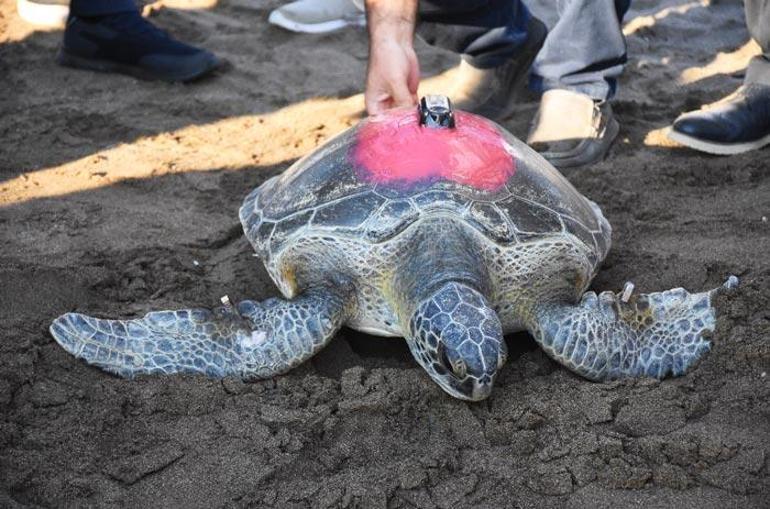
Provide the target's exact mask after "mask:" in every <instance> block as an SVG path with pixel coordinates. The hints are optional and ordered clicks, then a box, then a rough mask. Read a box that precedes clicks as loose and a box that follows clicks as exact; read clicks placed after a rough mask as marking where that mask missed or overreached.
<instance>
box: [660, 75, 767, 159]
mask: <svg viewBox="0 0 770 509" xmlns="http://www.w3.org/2000/svg"><path fill="white" fill-rule="evenodd" d="M668 137H669V138H671V139H672V140H674V141H676V142H679V143H681V144H682V145H686V146H688V147H690V148H694V149H695V150H700V151H702V152H708V153H709V154H720V155H729V154H740V153H742V152H748V151H749V150H755V149H758V148H762V147H764V146H765V145H768V144H770V86H767V85H760V84H756V83H755V84H750V85H743V86H741V87H740V88H739V89H738V90H736V91H735V93H733V94H731V95H729V96H727V97H725V98H724V99H722V100H721V101H717V102H715V103H713V104H709V105H707V106H704V107H703V108H702V109H701V110H699V111H691V112H689V113H685V114H684V115H681V116H680V117H679V118H678V119H676V121H675V122H674V125H673V126H672V127H671V130H670V131H669V133H668Z"/></svg>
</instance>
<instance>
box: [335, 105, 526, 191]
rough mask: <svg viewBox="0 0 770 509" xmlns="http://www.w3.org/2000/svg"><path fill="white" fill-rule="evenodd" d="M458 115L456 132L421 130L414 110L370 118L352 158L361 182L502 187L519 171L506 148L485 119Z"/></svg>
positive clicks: (358, 139) (401, 110)
mask: <svg viewBox="0 0 770 509" xmlns="http://www.w3.org/2000/svg"><path fill="white" fill-rule="evenodd" d="M454 115H455V125H456V127H455V128H454V129H446V128H431V127H423V126H421V125H420V123H419V118H418V115H417V112H415V111H414V110H411V109H409V110H407V109H399V110H391V111H389V112H386V113H383V114H380V115H377V116H374V117H371V118H369V119H368V120H367V121H366V122H365V123H364V124H363V125H362V126H361V128H360V129H359V131H358V133H357V140H356V141H357V142H356V143H355V144H354V146H353V148H352V151H351V153H350V157H351V158H352V162H353V164H354V166H355V168H356V171H357V172H358V177H359V178H361V179H363V180H366V181H368V182H373V183H377V184H388V183H391V184H396V185H398V184H401V185H409V184H411V183H418V182H424V181H436V180H447V181H451V182H456V183H458V184H462V185H466V186H470V187H474V188H476V189H481V190H485V191H496V190H497V189H499V188H501V187H502V186H504V185H505V183H506V182H507V181H508V179H509V178H511V176H512V175H513V174H514V172H515V171H516V163H515V160H514V158H513V155H512V154H511V149H510V148H509V146H508V144H507V143H506V142H505V140H504V139H503V137H502V136H501V135H500V133H499V132H498V130H497V129H496V128H495V127H494V126H493V125H492V124H491V123H489V122H488V121H486V120H484V119H483V118H481V117H478V116H476V115H472V114H470V113H465V112H462V111H455V114H454Z"/></svg>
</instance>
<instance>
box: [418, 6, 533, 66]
mask: <svg viewBox="0 0 770 509" xmlns="http://www.w3.org/2000/svg"><path fill="white" fill-rule="evenodd" d="M530 17H531V15H530V13H529V10H527V8H526V7H525V6H524V4H523V3H522V2H521V0H467V1H465V0H422V1H420V2H419V11H418V18H419V25H418V27H417V34H418V35H419V36H420V37H421V38H423V39H424V40H425V41H427V42H428V43H429V44H431V45H433V46H438V47H440V48H444V49H447V50H449V51H452V52H454V53H458V54H460V55H463V58H464V60H466V61H467V62H468V63H470V64H472V65H473V66H474V67H478V68H481V69H488V68H491V67H497V66H499V65H500V64H503V63H505V62H506V61H507V60H509V59H511V58H513V57H514V56H515V55H516V54H517V52H518V51H519V50H520V49H521V48H522V47H523V46H524V45H525V44H526V42H527V24H528V22H529V20H530Z"/></svg>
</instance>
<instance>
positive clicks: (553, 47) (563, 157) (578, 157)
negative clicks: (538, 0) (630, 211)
mask: <svg viewBox="0 0 770 509" xmlns="http://www.w3.org/2000/svg"><path fill="white" fill-rule="evenodd" d="M629 4H630V0H559V1H558V3H557V5H558V10H559V19H558V21H557V22H556V25H555V26H554V27H553V28H552V29H551V31H550V32H549V34H548V37H547V38H546V40H545V44H544V45H543V49H542V50H541V51H540V53H539V54H538V56H537V58H536V59H535V63H534V65H533V66H532V76H531V77H530V87H531V88H532V89H533V90H535V91H537V92H541V93H542V94H543V96H542V98H541V100H540V108H539V109H538V112H537V115H536V116H535V121H534V122H533V125H532V128H531V130H530V133H529V137H528V139H527V142H528V143H529V144H530V146H532V148H534V149H535V150H537V151H538V152H540V153H541V154H542V155H543V156H544V157H545V158H546V159H548V160H549V161H550V162H551V163H552V164H553V165H555V166H557V167H560V168H564V167H569V166H581V165H585V164H589V163H593V162H595V161H598V160H601V159H602V158H603V157H604V155H605V154H606V153H607V150H609V147H610V145H611V144H612V141H613V140H614V139H615V137H616V136H617V135H618V132H619V131H620V126H619V125H618V122H617V120H615V118H614V116H613V114H612V108H611V107H610V105H609V103H608V102H607V101H608V99H610V98H611V97H612V96H613V94H614V93H615V89H616V86H617V85H616V83H617V78H618V76H619V75H620V73H621V72H622V71H623V66H624V65H625V63H626V41H625V38H624V36H623V31H622V28H621V21H622V19H623V15H624V14H625V13H626V11H627V10H628V7H629Z"/></svg>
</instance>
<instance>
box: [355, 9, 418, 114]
mask: <svg viewBox="0 0 770 509" xmlns="http://www.w3.org/2000/svg"><path fill="white" fill-rule="evenodd" d="M366 13H367V24H368V30H369V69H368V71H367V78H366V94H365V101H366V109H367V111H368V112H369V113H370V114H375V113H380V112H381V111H383V110H386V109H388V108H393V107H397V106H408V105H412V104H414V103H415V102H416V100H417V87H418V85H419V81H420V68H419V64H418V62H417V55H416V54H415V52H414V46H413V40H414V27H415V23H416V18H417V0H392V1H388V0H367V2H366Z"/></svg>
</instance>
